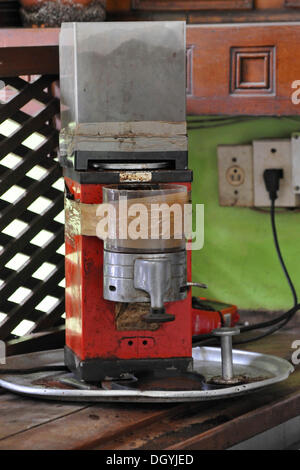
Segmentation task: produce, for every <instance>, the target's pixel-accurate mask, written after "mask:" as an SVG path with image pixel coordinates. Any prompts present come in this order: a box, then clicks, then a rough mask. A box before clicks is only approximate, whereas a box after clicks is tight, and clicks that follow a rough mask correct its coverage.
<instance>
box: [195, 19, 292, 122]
mask: <svg viewBox="0 0 300 470" xmlns="http://www.w3.org/2000/svg"><path fill="white" fill-rule="evenodd" d="M187 45H188V48H190V49H191V50H192V51H193V60H192V67H191V71H190V75H191V77H190V83H192V84H193V89H192V91H191V93H190V95H188V97H187V109H188V113H189V114H244V115H245V114H252V115H295V114H299V112H300V106H299V107H297V106H296V105H295V104H293V102H292V94H293V92H294V91H295V90H294V89H293V82H294V81H296V80H300V61H298V60H297V59H296V58H297V55H298V51H299V50H300V24H297V23H286V24H285V23H281V24H277V25H274V24H255V25H254V24H251V25H247V24H237V25H233V24H232V25H203V26H202V25H195V26H191V27H188V28H187Z"/></svg>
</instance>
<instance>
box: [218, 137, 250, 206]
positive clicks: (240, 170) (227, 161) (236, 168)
mask: <svg viewBox="0 0 300 470" xmlns="http://www.w3.org/2000/svg"><path fill="white" fill-rule="evenodd" d="M252 160H253V159H252V145H218V172H219V203H220V205H221V206H240V207H252V206H253V205H254V199H253V164H252Z"/></svg>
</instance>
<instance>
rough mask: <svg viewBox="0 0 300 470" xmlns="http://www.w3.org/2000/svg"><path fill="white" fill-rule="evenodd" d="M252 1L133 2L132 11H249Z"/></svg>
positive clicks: (140, 0)
mask: <svg viewBox="0 0 300 470" xmlns="http://www.w3.org/2000/svg"><path fill="white" fill-rule="evenodd" d="M252 7H253V0H172V1H170V0H133V1H132V8H133V9H134V10H168V11H170V10H185V11H186V10H249V9H251V8H252Z"/></svg>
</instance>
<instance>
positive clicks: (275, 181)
mask: <svg viewBox="0 0 300 470" xmlns="http://www.w3.org/2000/svg"><path fill="white" fill-rule="evenodd" d="M263 177H264V182H265V186H266V189H267V191H268V193H269V196H270V201H271V206H270V216H271V227H272V234H273V239H274V244H275V249H276V252H277V255H278V258H279V262H280V265H281V267H282V270H283V272H284V275H285V277H286V280H287V282H288V285H289V287H290V290H291V292H292V296H293V301H294V305H293V307H292V308H291V309H290V310H288V311H287V312H285V313H283V314H282V315H279V316H278V317H276V318H274V319H273V320H268V321H264V322H260V323H255V324H253V325H247V326H241V327H240V331H241V333H246V332H249V331H253V330H258V329H264V328H268V327H272V328H270V329H269V330H268V331H265V332H264V333H262V334H260V335H258V336H255V337H254V338H247V339H244V340H243V339H242V340H238V341H235V342H234V344H245V343H249V342H252V341H257V340H259V339H261V338H265V337H266V336H269V335H271V334H273V333H274V332H275V331H278V330H279V329H281V328H282V327H283V326H285V325H286V324H287V323H288V322H289V321H290V320H291V318H292V317H293V316H294V315H295V314H296V313H297V312H298V310H300V304H298V297H297V292H296V289H295V286H294V284H293V282H292V280H291V278H290V275H289V273H288V270H287V268H286V265H285V262H284V260H283V257H282V254H281V250H280V245H279V241H278V235H277V229H276V223H275V200H276V199H277V192H278V190H279V185H280V179H281V178H283V170H282V169H281V168H271V169H267V170H265V171H264V175H263ZM196 308H197V307H196ZM214 339H215V337H214V336H213V335H211V334H206V335H197V336H193V344H194V345H196V344H202V343H203V342H207V341H209V343H211V342H212V341H213V340H214Z"/></svg>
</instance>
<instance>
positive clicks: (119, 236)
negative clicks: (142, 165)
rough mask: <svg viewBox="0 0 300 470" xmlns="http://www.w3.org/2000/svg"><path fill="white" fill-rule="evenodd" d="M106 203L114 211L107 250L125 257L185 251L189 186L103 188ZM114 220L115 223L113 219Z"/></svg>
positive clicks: (106, 241) (139, 185)
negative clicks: (185, 220)
mask: <svg viewBox="0 0 300 470" xmlns="http://www.w3.org/2000/svg"><path fill="white" fill-rule="evenodd" d="M103 202H104V203H109V204H110V205H111V207H112V208H113V210H112V211H111V212H110V213H109V218H108V221H109V223H111V224H112V225H111V227H114V232H113V230H112V231H109V232H108V233H109V235H108V237H107V238H106V240H105V243H104V248H105V249H106V250H109V251H115V252H123V253H124V252H125V253H160V252H171V251H180V250H184V249H185V235H184V204H188V202H189V192H188V189H187V187H186V186H183V185H177V184H130V185H112V186H106V187H104V188H103ZM112 217H114V220H112V219H111V218H112Z"/></svg>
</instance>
